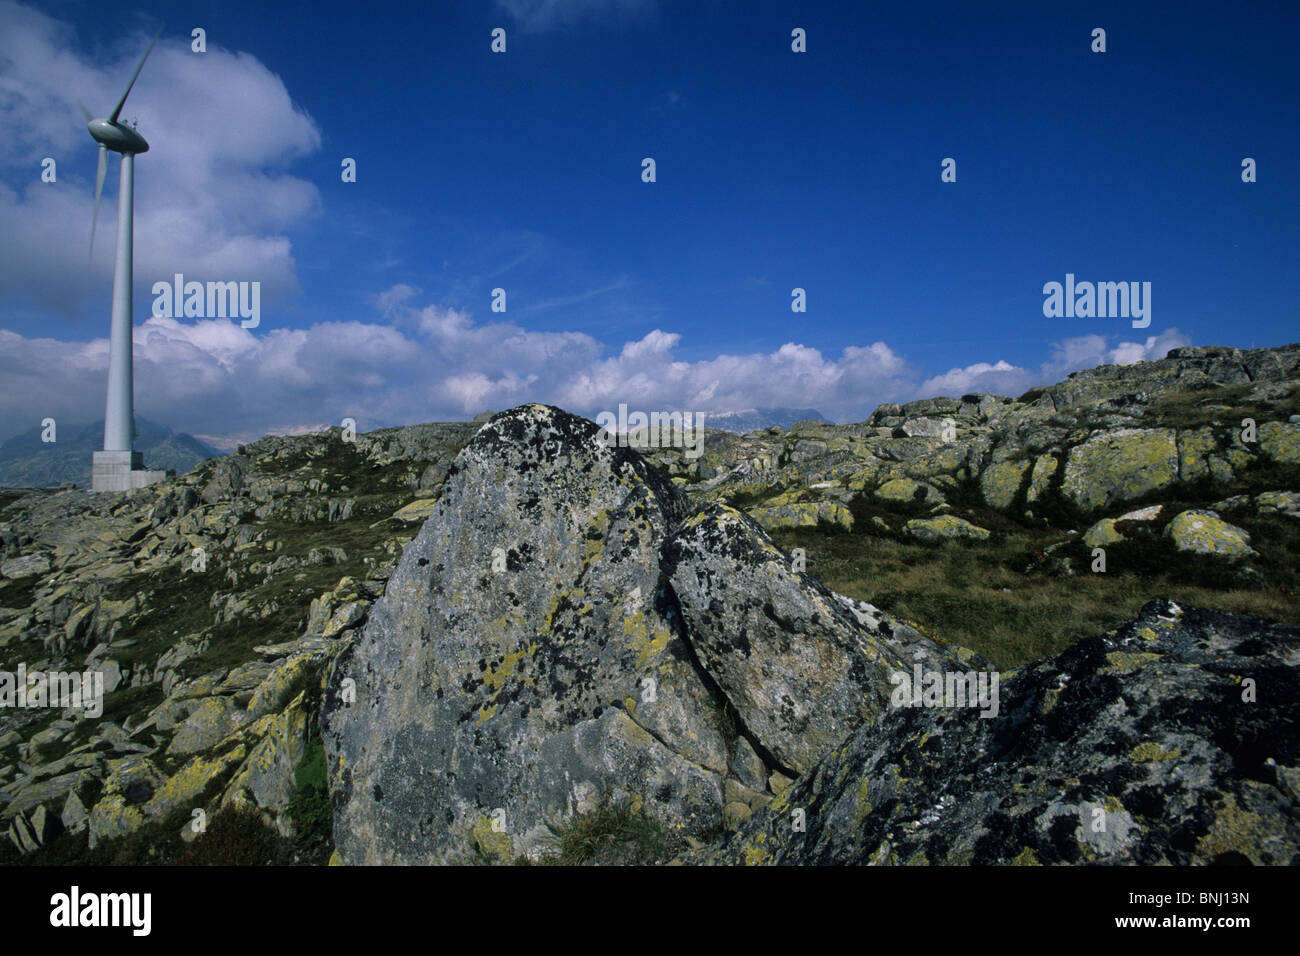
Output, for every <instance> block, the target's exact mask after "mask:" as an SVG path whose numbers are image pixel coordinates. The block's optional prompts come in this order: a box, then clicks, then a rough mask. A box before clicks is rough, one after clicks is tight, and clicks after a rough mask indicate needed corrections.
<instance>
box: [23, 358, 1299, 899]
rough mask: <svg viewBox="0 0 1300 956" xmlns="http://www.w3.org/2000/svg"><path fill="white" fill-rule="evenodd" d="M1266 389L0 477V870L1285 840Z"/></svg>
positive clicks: (1194, 369) (1131, 388) (1204, 378)
mask: <svg viewBox="0 0 1300 956" xmlns="http://www.w3.org/2000/svg"><path fill="white" fill-rule="evenodd" d="M1298 392H1300V346H1285V347H1279V348H1272V349H1257V350H1237V349H1231V348H1220V347H1207V348H1180V349H1175V350H1173V351H1171V352H1170V353H1169V355H1168V356H1167V357H1166V358H1164V359H1160V360H1158V361H1152V362H1141V363H1136V364H1133V365H1123V366H1103V367H1100V368H1096V369H1090V370H1085V371H1082V372H1079V373H1076V374H1074V375H1072V376H1071V377H1069V378H1068V379H1066V380H1064V381H1061V382H1057V383H1056V384H1053V385H1050V386H1048V387H1046V388H1042V389H1035V390H1032V391H1030V392H1028V393H1025V394H1024V395H1021V396H1019V397H1011V396H1000V395H990V394H968V395H963V396H960V397H936V398H930V399H923V400H919V401H915V402H909V403H907V404H903V405H898V404H886V405H882V406H880V407H878V408H877V409H876V410H875V412H873V413H872V414H871V415H870V416H868V417H867V419H866V420H864V421H861V422H856V423H851V424H843V425H836V424H832V423H830V422H827V421H820V420H815V419H806V420H801V421H797V422H795V423H794V424H793V425H792V426H791V427H789V428H782V427H778V426H771V427H766V428H763V429H761V430H757V431H752V432H748V433H746V434H735V433H730V432H724V431H713V430H712V429H711V430H710V431H709V440H708V442H707V443H705V444H704V445H703V446H701V445H700V444H698V443H697V442H692V441H691V439H696V438H699V437H700V431H702V429H701V428H700V422H699V420H698V416H695V415H692V416H691V418H690V420H689V426H690V431H689V432H688V431H687V419H686V416H685V415H683V416H682V431H683V432H684V433H686V434H685V436H684V438H685V440H683V441H682V442H681V443H680V444H677V445H671V444H670V445H664V444H663V443H662V437H663V433H664V431H669V432H671V431H672V430H673V422H672V419H671V417H670V418H668V419H667V421H668V423H669V425H668V428H667V429H665V427H664V419H663V418H661V419H660V420H659V422H658V424H659V425H660V437H661V442H660V444H659V445H658V446H651V447H645V448H642V449H638V448H635V447H629V446H628V445H626V444H621V443H611V442H610V441H609V438H610V437H611V435H612V434H617V428H618V416H617V415H614V416H612V420H611V416H608V415H607V416H606V417H605V419H604V421H603V422H602V423H596V422H593V421H589V420H586V419H584V418H581V417H579V416H577V415H573V414H571V413H568V412H565V411H563V410H562V409H559V408H556V407H554V406H548V405H541V404H528V405H521V406H517V407H515V408H511V409H507V410H505V411H502V412H499V413H497V414H494V415H489V416H486V417H485V419H484V420H481V421H478V422H473V423H470V422H465V423H454V424H426V425H413V426H407V427H401V428H390V429H382V430H378V431H372V432H366V433H357V432H356V431H355V429H354V428H353V427H352V425H353V424H354V423H349V425H348V427H347V428H339V427H334V428H331V429H328V430H326V431H321V432H318V433H313V434H308V435H303V436H299V437H270V436H268V437H266V438H263V439H261V440H259V441H257V442H253V443H251V444H247V445H244V446H242V447H240V448H239V449H238V450H237V451H236V452H235V453H234V454H231V455H229V456H226V457H222V458H217V459H209V460H206V461H203V462H201V463H199V464H198V465H197V466H196V467H194V468H193V469H192V470H190V471H189V472H187V473H185V474H181V475H177V476H174V477H168V478H167V479H165V480H163V481H160V482H158V483H157V484H155V485H152V486H150V487H148V488H143V489H137V490H136V491H134V492H132V493H131V494H117V495H86V494H85V493H84V492H78V491H76V490H72V489H66V488H65V489H6V490H3V491H0V552H2V553H0V654H3V655H4V657H5V658H7V659H9V660H14V661H17V660H23V661H25V664H24V670H23V671H22V672H21V673H20V672H18V671H17V670H15V672H14V674H13V676H12V677H7V676H0V701H3V702H4V703H5V704H6V705H7V706H2V707H0V834H3V835H5V836H6V837H7V839H4V840H0V862H6V861H14V860H16V859H17V858H19V857H22V858H24V859H25V860H26V861H29V862H34V863H53V862H64V861H77V862H83V861H84V862H92V863H93V862H126V863H135V862H148V863H173V862H174V863H204V862H207V863H214V862H215V863H265V862H267V861H268V860H271V861H274V862H279V863H295V862H296V863H316V864H321V863H325V862H326V861H327V860H330V859H333V860H334V861H335V862H340V863H344V864H365V863H384V862H401V863H408V862H409V863H484V862H487V863H499V864H505V863H515V862H518V861H520V860H527V861H530V862H538V863H544V862H548V861H559V862H592V863H629V862H634V863H668V862H673V861H678V862H683V863H697V864H714V863H719V864H732V863H745V864H762V863H789V864H813V863H898V864H903V863H932V864H968V863H976V864H1004V863H1015V862H1020V863H1024V862H1039V863H1057V864H1060V863H1066V864H1068V863H1103V864H1134V863H1137V864H1161V863H1163V864H1175V865H1186V864H1198V863H1200V864H1203V863H1233V862H1236V863H1240V862H1252V863H1257V864H1286V863H1294V862H1295V861H1297V860H1300V814H1297V813H1296V810H1295V806H1296V805H1295V801H1294V798H1293V796H1292V794H1293V792H1294V786H1295V779H1296V774H1297V773H1300V740H1298V739H1297V738H1296V735H1295V734H1294V732H1293V730H1292V728H1293V727H1294V726H1295V725H1296V723H1297V721H1298V720H1300V673H1298V672H1297V656H1296V648H1297V647H1300V627H1298V626H1297V625H1300V614H1298V613H1297V610H1296V606H1295V601H1294V593H1295V591H1296V589H1297V588H1300V536H1297V534H1296V524H1295V523H1296V522H1297V521H1300V492H1297V491H1296V490H1295V489H1296V488H1297V487H1300V394H1298ZM624 421H625V422H627V423H628V424H632V423H633V421H635V423H636V424H637V425H641V424H642V423H641V422H640V420H639V419H633V416H631V415H625V417H624ZM1243 423H1245V424H1243ZM650 424H651V419H650V416H649V415H646V417H645V422H644V426H645V427H646V428H647V429H648V427H649V426H650ZM629 431H631V432H633V433H634V434H635V433H636V431H637V429H629ZM696 452H698V454H696ZM1099 551H1100V552H1103V553H1104V558H1105V560H1104V561H1101V560H1099V556H1098V554H1097V552H1099ZM87 671H91V672H95V673H92V674H91V676H90V679H89V690H88V689H87V683H88V682H87V677H86V672H87ZM36 672H39V673H40V674H42V675H44V681H43V682H42V681H41V679H40V678H35V679H34V678H33V676H32V675H33V674H34V673H36ZM78 674H79V675H80V678H81V680H80V683H81V685H82V686H81V688H80V693H81V701H80V704H81V706H80V707H77V706H75V704H76V697H75V694H74V691H75V690H76V689H77V688H76V681H75V680H74V679H73V675H78ZM97 674H102V684H100V683H99V680H100V678H99V677H98V676H97ZM20 688H21V691H22V696H21V706H19V704H20V697H19V691H20ZM51 688H53V690H51ZM42 693H43V696H42ZM88 695H89V707H88V706H87V703H88ZM11 697H12V703H11V702H10V698H11ZM50 704H55V705H56V706H49V705H50ZM58 705H63V706H62V707H61V708H60V709H56V707H57V706H58ZM70 705H72V706H70ZM994 752H996V753H997V755H998V756H997V760H996V761H992V762H991V761H990V759H989V755H990V754H991V753H994ZM792 821H793V822H792ZM796 823H797V826H796V825H795V824H796ZM69 918H70V916H69Z"/></svg>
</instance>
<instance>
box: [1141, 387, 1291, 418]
mask: <svg viewBox="0 0 1300 956" xmlns="http://www.w3.org/2000/svg"><path fill="white" fill-rule="evenodd" d="M1255 387H1256V386H1254V385H1252V384H1242V385H1228V386H1223V387H1218V386H1211V387H1209V388H1204V389H1196V390H1186V391H1177V392H1165V393H1164V394H1162V395H1158V396H1156V397H1155V398H1154V399H1153V400H1152V401H1151V403H1150V404H1149V405H1147V407H1146V410H1145V412H1144V413H1143V416H1142V417H1143V421H1142V424H1143V425H1146V426H1151V425H1159V426H1163V427H1165V428H1201V427H1204V426H1206V425H1215V424H1223V425H1229V426H1233V427H1236V426H1239V425H1240V424H1241V420H1242V419H1243V418H1253V419H1255V421H1256V423H1258V424H1262V423H1263V422H1266V421H1276V420H1281V421H1286V419H1287V416H1289V415H1295V414H1300V389H1296V388H1292V389H1291V393H1290V394H1289V395H1288V396H1287V397H1286V398H1284V399H1282V400H1281V401H1279V402H1277V403H1276V404H1271V405H1269V406H1267V407H1266V406H1264V405H1262V404H1260V403H1258V402H1251V403H1247V402H1246V397H1247V396H1248V395H1249V394H1250V392H1251V391H1252V390H1253V389H1254V388H1255Z"/></svg>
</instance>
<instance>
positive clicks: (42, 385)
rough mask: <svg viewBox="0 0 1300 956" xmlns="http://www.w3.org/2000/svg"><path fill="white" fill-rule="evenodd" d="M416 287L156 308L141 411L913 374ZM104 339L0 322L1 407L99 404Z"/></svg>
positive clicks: (35, 413)
mask: <svg viewBox="0 0 1300 956" xmlns="http://www.w3.org/2000/svg"><path fill="white" fill-rule="evenodd" d="M415 295H416V293H415V291H414V290H412V289H410V288H409V287H403V286H394V287H393V288H391V289H389V290H387V291H386V292H384V293H381V294H380V295H378V296H376V297H375V298H374V300H373V301H374V303H375V307H376V310H377V311H379V312H381V313H383V317H382V318H376V319H375V320H374V321H359V320H353V321H344V322H328V323H321V324H317V325H313V326H311V327H310V328H305V329H272V330H261V329H259V330H256V331H255V330H249V329H244V328H241V327H240V325H239V324H238V322H237V321H231V320H226V319H198V320H192V319H183V320H177V319H174V318H166V317H160V316H153V317H150V318H149V319H148V320H146V321H145V322H144V323H143V324H142V325H139V326H137V327H136V330H135V381H136V411H137V414H139V415H142V416H144V417H147V418H152V419H156V420H160V421H163V422H166V423H167V424H169V425H171V426H172V427H175V428H180V429H183V430H186V431H190V432H193V433H195V434H202V435H205V436H209V437H210V438H211V439H213V440H216V441H218V442H220V440H221V439H222V438H227V439H229V440H231V441H234V440H249V439H252V438H256V437H258V436H259V435H262V434H265V433H267V432H272V431H274V432H279V433H285V432H291V431H295V430H301V428H302V426H303V425H304V424H305V423H316V422H320V421H327V422H338V421H339V420H341V419H342V418H343V417H345V416H350V417H353V418H356V419H357V421H358V424H359V426H360V427H361V428H362V429H370V428H377V427H382V426H384V425H392V424H404V423H412V422H421V421H436V420H449V419H452V420H455V419H466V418H468V417H470V416H472V415H474V414H476V413H477V412H480V411H484V410H487V409H493V410H499V409H502V408H507V407H510V406H513V405H517V404H520V403H522V402H528V401H541V402H548V403H553V404H557V405H560V406H562V407H564V408H568V409H570V410H572V411H575V412H579V413H581V414H586V415H591V416H594V415H595V414H596V413H598V412H600V411H602V410H606V409H609V410H614V409H616V408H617V407H618V405H619V404H620V403H627V404H628V405H629V407H633V408H642V409H646V410H654V409H679V410H684V411H728V410H733V409H741V408H750V407H753V406H756V405H765V406H770V405H793V406H799V407H808V406H812V407H816V408H818V409H819V410H821V411H822V412H823V413H824V414H827V415H830V416H833V417H838V418H841V419H849V418H862V417H864V416H865V415H866V414H867V413H869V412H870V411H871V409H872V408H874V407H875V405H876V404H878V403H880V402H882V401H888V400H891V399H893V398H897V397H898V396H899V395H900V394H902V393H903V392H904V391H907V390H910V389H911V388H913V387H914V385H915V377H914V376H913V375H912V374H911V370H910V369H909V366H908V365H907V363H906V362H905V361H904V360H903V358H902V357H901V356H899V355H898V354H896V353H895V352H894V351H893V350H892V349H890V348H889V346H887V345H886V344H884V343H883V342H877V343H875V344H874V345H871V346H866V347H850V348H846V349H845V350H844V351H843V352H842V353H841V354H840V355H839V356H838V357H834V358H830V357H827V356H824V355H823V354H822V353H821V352H819V351H818V350H817V349H814V348H809V347H807V346H804V345H799V344H796V343H793V342H791V343H787V344H785V345H783V346H781V347H780V348H778V349H776V350H775V351H772V352H768V353H753V354H745V355H730V354H724V355H718V356H716V357H714V358H709V359H704V360H700V361H693V362H687V361H682V360H680V359H679V358H678V357H677V355H676V350H677V348H678V346H679V344H680V343H681V336H680V335H678V334H677V333H672V332H666V331H663V330H660V329H655V330H653V331H651V332H648V333H647V334H645V335H644V336H642V337H640V338H638V339H635V340H631V341H627V342H623V343H621V344H619V345H618V346H617V347H615V348H610V347H608V346H607V345H606V344H604V343H602V342H600V341H598V340H597V339H595V338H593V337H592V336H590V335H587V334H586V333H582V332H540V331H531V330H527V329H524V328H522V327H520V326H518V325H516V324H514V323H512V322H504V321H490V322H477V321H475V319H474V318H473V317H472V316H470V315H469V314H468V313H465V312H463V311H459V310H456V309H450V308H443V307H441V306H437V305H428V306H424V307H422V308H417V307H416V306H415V305H413V304H411V300H412V299H413V297H414V296H415ZM107 366H108V341H107V339H106V338H96V339H92V340H90V341H86V342H58V341H54V340H51V339H42V338H28V337H24V336H22V335H19V334H17V333H15V332H12V331H5V330H0V378H3V379H4V380H5V381H6V383H12V387H7V388H6V389H5V390H4V391H3V393H0V416H3V418H2V419H0V420H3V421H5V422H6V423H8V424H9V426H10V429H11V431H13V432H17V431H20V430H23V429H25V428H28V427H31V425H32V424H34V423H36V422H39V421H40V420H41V419H42V418H44V417H46V416H52V417H54V418H56V419H63V420H66V421H71V422H81V421H89V420H93V419H95V418H98V417H100V416H101V415H102V414H103V404H104V389H105V386H106V374H107V373H106V370H107Z"/></svg>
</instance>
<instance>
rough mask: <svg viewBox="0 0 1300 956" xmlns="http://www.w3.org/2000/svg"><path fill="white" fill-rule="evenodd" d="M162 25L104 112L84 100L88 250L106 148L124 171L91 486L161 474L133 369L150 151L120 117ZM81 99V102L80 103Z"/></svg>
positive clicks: (121, 484)
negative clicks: (148, 462) (141, 206)
mask: <svg viewBox="0 0 1300 956" xmlns="http://www.w3.org/2000/svg"><path fill="white" fill-rule="evenodd" d="M162 31H163V28H162V27H159V28H158V32H157V33H155V34H154V36H153V40H151V41H150V43H149V48H148V49H147V50H145V51H144V56H142V57H140V62H139V63H138V64H137V65H136V68H135V72H134V73H132V74H131V82H129V83H127V84H126V89H125V90H124V91H123V93H122V97H121V99H119V100H118V101H117V105H116V106H115V107H113V112H112V113H110V114H109V115H108V116H107V117H106V118H101V119H95V118H93V117H91V115H90V111H89V110H88V109H86V107H85V106H81V112H82V113H83V114H84V115H85V117H86V128H87V129H88V130H90V135H91V136H93V137H94V138H95V141H96V142H97V143H99V168H98V169H97V170H96V172H95V211H94V214H93V216H92V217H91V220H90V252H91V254H93V252H94V249H95V225H96V223H97V222H98V220H99V197H100V194H101V193H102V192H103V189H104V174H105V173H106V172H107V171H108V151H109V150H110V149H111V150H112V151H113V152H115V153H121V154H122V176H121V179H120V181H119V186H118V193H117V259H116V262H115V266H114V270H113V320H112V325H111V326H110V331H109V339H108V401H107V403H106V407H105V410H104V450H103V451H97V452H95V453H94V455H93V465H92V468H91V490H92V491H128V490H130V489H132V488H143V487H144V486H145V485H150V484H153V482H155V481H158V480H159V479H161V478H163V477H164V475H165V474H166V473H165V472H162V471H146V470H145V467H144V456H143V455H141V454H140V453H139V452H137V451H135V449H134V441H135V408H134V405H135V402H134V396H133V375H132V355H131V349H132V324H131V279H132V251H133V243H134V239H133V236H132V230H131V215H132V207H133V195H132V193H133V190H134V187H135V154H136V153H145V152H148V151H149V144H148V143H147V142H146V141H145V138H144V137H143V136H141V135H140V134H139V133H138V132H136V130H135V128H134V127H133V126H127V125H126V124H124V123H119V122H118V121H117V118H118V116H119V115H120V114H121V112H122V107H123V106H125V105H126V98H127V96H129V95H130V93H131V87H133V86H135V81H136V78H137V77H138V76H139V75H140V70H141V69H143V67H144V61H145V60H147V59H148V58H149V54H150V53H151V52H152V51H153V47H154V44H155V43H157V42H158V37H159V36H161V35H162ZM78 105H80V104H78Z"/></svg>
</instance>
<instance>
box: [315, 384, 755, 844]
mask: <svg viewBox="0 0 1300 956" xmlns="http://www.w3.org/2000/svg"><path fill="white" fill-rule="evenodd" d="M682 507H683V504H682V499H681V498H680V497H679V495H678V494H677V493H676V492H675V491H674V490H673V489H672V487H671V485H670V484H669V483H668V481H667V480H666V479H665V478H664V477H663V476H662V475H661V473H660V472H658V471H657V470H655V469H653V468H651V467H650V466H648V465H647V464H646V463H645V461H644V460H642V459H641V458H640V456H639V455H637V454H635V452H632V451H630V450H628V449H624V448H611V447H609V446H607V445H606V444H605V443H604V442H602V441H601V440H600V439H599V437H598V429H597V427H596V426H595V425H594V424H593V423H591V422H588V421H586V420H584V419H581V418H577V417H576V416H573V415H570V414H568V413H566V412H563V411H561V410H559V409H556V408H551V407H548V406H542V405H527V406H522V407H520V408H517V409H512V410H511V411H508V412H503V413H501V414H499V415H497V416H495V417H494V418H493V419H492V420H491V421H489V422H488V423H487V424H485V425H484V426H483V427H482V428H481V429H480V430H479V432H478V433H477V434H476V435H475V437H474V439H473V440H472V441H471V442H470V443H469V445H467V446H466V447H465V448H464V449H463V450H462V452H461V453H460V455H459V456H458V457H457V459H456V461H455V463H454V464H453V466H452V468H451V469H450V471H449V474H448V477H447V481H446V484H445V486H444V492H443V495H442V498H441V499H440V500H439V502H438V506H437V508H436V509H435V510H434V512H433V514H432V515H431V516H430V517H429V519H428V521H426V522H425V524H424V526H423V528H422V529H421V531H420V533H419V535H418V536H417V537H416V538H415V540H413V541H412V542H411V544H410V545H409V546H408V547H407V548H406V550H405V552H404V553H403V555H402V558H401V561H400V562H399V564H398V566H397V569H396V571H395V572H394V573H393V576H392V578H391V579H390V581H389V584H388V588H387V591H386V592H385V594H384V596H383V597H382V598H381V599H380V600H379V601H378V602H377V603H376V605H375V607H374V609H373V611H372V613H371V616H370V620H369V623H368V624H367V626H366V628H365V630H364V632H363V634H362V636H361V637H360V638H359V639H358V640H357V641H356V643H355V644H354V645H353V646H352V647H351V648H350V649H348V650H347V651H345V652H344V654H343V655H342V657H341V658H340V660H339V661H338V663H337V664H336V666H335V668H334V669H333V671H332V675H331V678H330V686H329V689H328V690H327V697H326V702H325V709H324V712H323V725H324V737H325V746H326V752H327V755H328V758H329V764H330V768H331V780H330V790H331V795H332V798H333V802H334V833H335V839H336V843H337V846H338V850H339V854H340V856H341V858H342V859H343V861H344V862H346V863H390V862H403V863H434V862H451V861H455V860H458V859H463V858H464V857H465V855H466V854H467V852H470V853H472V850H471V849H470V848H472V847H476V848H477V849H478V851H479V852H481V853H483V854H485V855H488V856H497V857H502V858H510V859H513V858H514V857H515V856H516V855H518V854H528V855H538V854H540V853H542V852H544V851H545V849H546V846H547V842H548V840H549V839H550V835H551V834H552V833H553V831H554V830H555V829H556V828H557V827H558V825H560V824H562V823H563V821H565V820H567V819H569V818H571V817H572V816H573V815H574V814H576V813H581V812H585V811H588V810H592V809H595V808H596V807H597V806H599V805H601V804H602V803H605V802H625V803H630V804H631V805H633V806H635V807H642V808H644V811H645V812H647V813H650V814H652V815H655V816H656V817H658V818H660V819H661V820H663V821H665V822H668V823H670V824H671V825H672V826H674V827H680V828H681V829H682V830H683V831H684V832H685V833H687V834H689V833H692V832H694V833H707V832H710V831H713V830H715V829H716V828H718V827H719V826H720V825H721V821H722V806H723V777H724V775H725V773H726V770H727V755H728V751H729V749H730V748H729V746H728V741H727V739H726V736H725V734H724V721H723V719H722V715H721V713H720V708H719V707H718V705H717V703H716V702H715V701H713V700H712V699H711V694H710V692H709V689H708V688H707V687H706V686H705V684H704V682H703V681H702V680H701V678H700V675H699V673H698V671H697V670H696V668H695V666H694V664H693V663H692V660H691V654H690V651H689V649H688V648H687V646H686V644H685V641H684V640H683V637H682V629H681V622H680V619H679V618H678V616H677V613H676V611H675V609H674V607H673V602H672V601H671V600H670V599H669V598H668V596H667V593H666V591H665V588H664V586H663V582H662V580H661V574H660V569H659V548H660V545H661V544H662V542H663V539H664V536H665V534H666V531H667V529H668V528H669V527H670V526H671V524H672V523H673V522H675V521H676V520H679V519H680V517H681V511H682ZM494 568H495V570H494ZM345 680H346V681H350V683H349V684H348V685H347V696H348V697H350V696H351V694H352V693H353V692H354V693H355V699H354V700H353V701H352V702H350V703H349V702H348V701H347V700H346V699H345V694H344V684H343V682H344V681H345ZM353 688H354V691H353Z"/></svg>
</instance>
